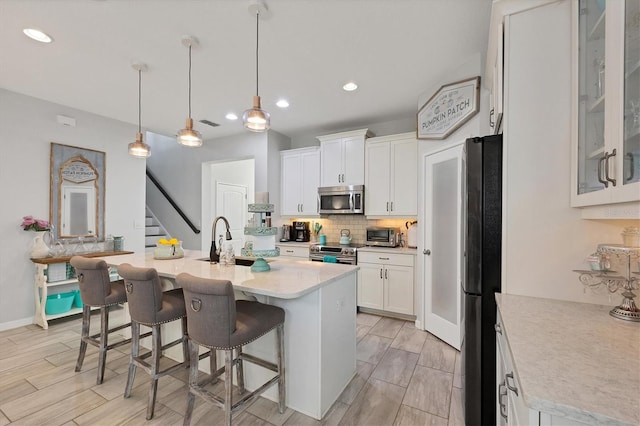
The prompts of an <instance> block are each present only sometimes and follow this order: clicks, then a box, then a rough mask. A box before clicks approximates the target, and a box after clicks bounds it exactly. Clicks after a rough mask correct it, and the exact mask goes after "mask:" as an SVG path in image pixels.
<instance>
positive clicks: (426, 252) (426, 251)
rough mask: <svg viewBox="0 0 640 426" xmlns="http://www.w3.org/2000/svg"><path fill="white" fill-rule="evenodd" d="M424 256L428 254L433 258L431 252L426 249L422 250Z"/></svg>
mask: <svg viewBox="0 0 640 426" xmlns="http://www.w3.org/2000/svg"><path fill="white" fill-rule="evenodd" d="M422 254H426V255H427V256H431V250H429V249H424V250H422Z"/></svg>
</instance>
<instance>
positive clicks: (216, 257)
mask: <svg viewBox="0 0 640 426" xmlns="http://www.w3.org/2000/svg"><path fill="white" fill-rule="evenodd" d="M220 219H222V220H223V221H224V226H225V227H226V228H227V232H226V233H225V239H226V240H230V239H231V232H229V221H228V220H227V218H226V217H224V216H218V217H216V218H215V219H213V225H212V227H211V251H209V262H211V263H217V262H219V261H220V249H221V248H222V234H220V242H219V244H220V248H216V226H217V225H218V220H220Z"/></svg>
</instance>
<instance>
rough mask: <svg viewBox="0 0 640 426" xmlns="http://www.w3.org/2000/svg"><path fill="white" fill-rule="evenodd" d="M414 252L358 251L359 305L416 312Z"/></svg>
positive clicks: (396, 311)
mask: <svg viewBox="0 0 640 426" xmlns="http://www.w3.org/2000/svg"><path fill="white" fill-rule="evenodd" d="M413 265H414V256H413V255H412V254H400V253H398V254H396V253H376V252H365V251H359V252H358V266H359V267H360V270H359V271H358V297H357V300H358V306H359V307H363V308H370V309H377V310H381V311H386V312H392V313H397V314H404V315H413V314H414V308H413V292H414V267H413Z"/></svg>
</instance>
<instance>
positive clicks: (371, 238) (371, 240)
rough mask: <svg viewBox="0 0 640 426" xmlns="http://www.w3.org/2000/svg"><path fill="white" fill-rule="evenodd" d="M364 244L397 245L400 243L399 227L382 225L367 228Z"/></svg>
mask: <svg viewBox="0 0 640 426" xmlns="http://www.w3.org/2000/svg"><path fill="white" fill-rule="evenodd" d="M365 244H366V245H368V246H378V247H397V246H398V245H400V229H399V228H384V227H371V228H367V238H366V242H365Z"/></svg>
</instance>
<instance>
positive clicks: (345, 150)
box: [317, 129, 371, 186]
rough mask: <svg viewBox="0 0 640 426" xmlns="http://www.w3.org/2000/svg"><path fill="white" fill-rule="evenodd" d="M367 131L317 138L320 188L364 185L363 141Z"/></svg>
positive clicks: (368, 135)
mask: <svg viewBox="0 0 640 426" xmlns="http://www.w3.org/2000/svg"><path fill="white" fill-rule="evenodd" d="M370 136H371V133H370V132H369V130H368V129H361V130H354V131H350V132H343V133H335V134H331V135H325V136H318V137H317V139H318V140H319V141H320V152H321V155H320V182H321V185H320V186H345V185H363V184H364V141H365V139H366V138H368V137H370Z"/></svg>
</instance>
